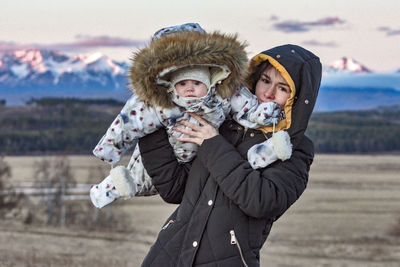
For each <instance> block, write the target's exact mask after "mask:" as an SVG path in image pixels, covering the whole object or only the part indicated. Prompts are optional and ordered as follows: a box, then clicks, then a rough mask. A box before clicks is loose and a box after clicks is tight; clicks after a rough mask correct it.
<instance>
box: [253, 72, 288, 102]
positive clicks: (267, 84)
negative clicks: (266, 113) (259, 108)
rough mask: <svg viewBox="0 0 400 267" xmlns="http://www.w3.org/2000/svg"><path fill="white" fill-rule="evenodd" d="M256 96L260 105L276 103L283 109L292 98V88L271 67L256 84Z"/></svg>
mask: <svg viewBox="0 0 400 267" xmlns="http://www.w3.org/2000/svg"><path fill="white" fill-rule="evenodd" d="M255 91H256V96H257V98H258V103H259V104H260V103H263V102H272V101H274V102H276V103H278V104H279V105H280V106H281V108H283V107H284V106H285V104H286V101H287V100H288V99H289V97H290V93H291V90H290V87H289V85H288V84H287V83H286V81H285V79H284V78H283V77H282V75H281V74H280V72H279V71H278V70H277V69H276V68H274V67H273V66H271V65H269V66H268V67H267V68H266V69H265V70H264V71H263V72H262V73H261V76H260V79H259V80H258V81H257V83H256V90H255Z"/></svg>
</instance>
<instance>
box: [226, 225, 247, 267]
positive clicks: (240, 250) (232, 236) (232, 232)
mask: <svg viewBox="0 0 400 267" xmlns="http://www.w3.org/2000/svg"><path fill="white" fill-rule="evenodd" d="M229 233H230V234H231V245H234V246H236V247H237V249H238V250H239V254H240V258H241V259H242V262H243V266H245V267H248V265H247V263H246V261H245V259H244V256H243V251H242V249H241V247H240V244H239V240H238V239H237V238H236V235H235V230H233V229H232V230H230V231H229Z"/></svg>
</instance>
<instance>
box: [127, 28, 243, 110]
mask: <svg viewBox="0 0 400 267" xmlns="http://www.w3.org/2000/svg"><path fill="white" fill-rule="evenodd" d="M245 47H246V44H245V43H241V42H239V41H238V40H237V36H236V35H227V34H221V33H219V32H214V33H199V32H191V31H183V32H180V33H176V34H171V35H167V36H165V37H162V38H160V39H156V40H153V41H152V42H151V43H150V45H149V46H148V47H146V48H143V49H141V50H139V51H138V52H136V53H134V55H133V58H132V60H133V65H132V67H131V69H130V80H131V85H132V88H133V90H134V91H135V92H136V94H137V95H138V96H139V98H140V99H141V100H142V101H145V102H147V103H148V104H151V105H157V106H161V107H164V108H168V107H172V106H173V102H172V100H171V98H170V97H169V95H168V93H167V88H165V87H164V86H161V85H157V84H156V83H155V80H156V77H157V75H158V74H159V73H160V72H161V71H163V70H165V69H167V68H170V67H173V66H181V65H194V64H213V65H225V66H227V67H228V68H229V70H230V71H231V74H230V75H229V76H228V77H227V78H226V79H225V80H223V81H222V83H221V84H218V86H217V93H218V94H219V95H220V96H221V97H224V98H229V97H231V96H232V95H233V94H234V93H235V91H236V89H237V87H238V86H239V85H240V84H241V82H242V81H243V78H244V77H245V76H246V72H247V55H246V52H245V50H244V49H245Z"/></svg>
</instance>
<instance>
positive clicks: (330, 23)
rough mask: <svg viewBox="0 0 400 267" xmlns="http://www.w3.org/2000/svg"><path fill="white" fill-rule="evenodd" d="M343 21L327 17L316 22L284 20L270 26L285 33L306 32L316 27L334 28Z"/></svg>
mask: <svg viewBox="0 0 400 267" xmlns="http://www.w3.org/2000/svg"><path fill="white" fill-rule="evenodd" d="M344 23H345V21H344V20H342V19H340V18H338V17H327V18H322V19H319V20H316V21H295V20H286V21H281V22H277V23H274V24H273V25H272V26H273V28H274V29H276V30H278V31H281V32H285V33H293V32H308V31H310V30H313V29H316V28H318V27H334V26H336V25H338V24H344Z"/></svg>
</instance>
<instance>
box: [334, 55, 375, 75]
mask: <svg viewBox="0 0 400 267" xmlns="http://www.w3.org/2000/svg"><path fill="white" fill-rule="evenodd" d="M328 67H329V68H331V69H333V70H337V71H348V72H356V73H370V72H371V70H370V69H368V68H367V67H365V66H364V65H362V64H361V63H359V62H358V61H356V60H355V59H353V58H348V57H342V58H341V59H338V60H335V61H334V62H332V63H331V64H330V65H328Z"/></svg>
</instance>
